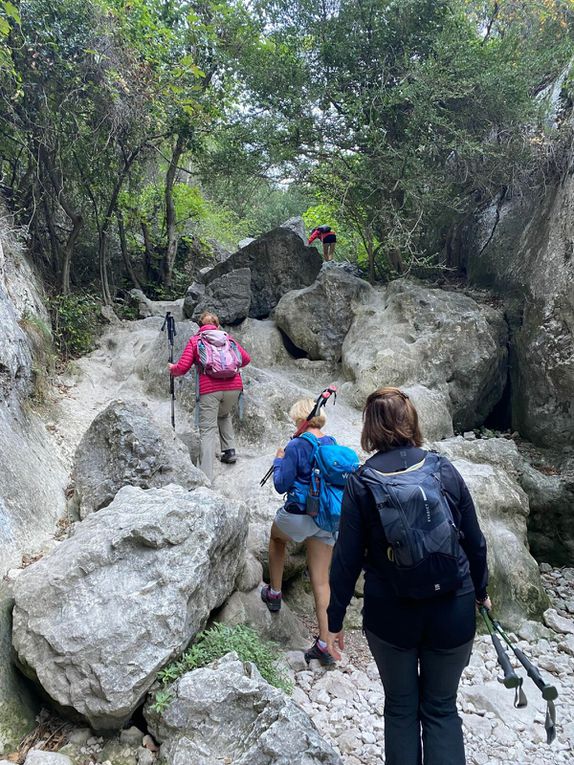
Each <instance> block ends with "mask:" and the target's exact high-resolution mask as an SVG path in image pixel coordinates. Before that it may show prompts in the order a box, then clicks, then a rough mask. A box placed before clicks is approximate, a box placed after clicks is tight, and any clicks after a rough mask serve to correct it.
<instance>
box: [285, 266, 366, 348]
mask: <svg viewBox="0 0 574 765" xmlns="http://www.w3.org/2000/svg"><path fill="white" fill-rule="evenodd" d="M327 266H328V264H326V265H325V266H323V268H322V269H321V272H320V273H319V276H318V277H317V279H316V280H315V281H314V282H313V284H312V285H311V286H310V287H305V288H304V289H301V290H295V291H292V292H288V293H286V294H285V295H283V297H282V298H281V300H280V301H279V303H278V304H277V306H276V307H275V310H274V312H273V318H274V320H275V323H276V324H277V326H278V327H279V329H282V330H283V332H285V334H286V335H287V336H288V337H289V338H290V339H291V341H292V342H293V343H294V344H295V345H296V346H297V347H298V348H301V349H302V350H304V351H305V352H306V353H307V354H308V356H309V358H311V359H326V360H329V361H338V360H339V359H340V357H341V347H342V345H343V340H344V339H345V335H346V334H347V332H348V330H349V327H350V326H351V322H352V321H353V316H354V308H355V305H356V304H357V303H359V302H361V301H362V300H365V299H366V298H368V297H369V296H370V295H371V293H372V291H373V290H372V288H371V287H370V286H369V284H367V282H365V281H363V280H362V279H357V278H356V277H354V276H351V275H350V274H348V273H346V271H343V270H342V269H338V268H328V267H327ZM365 341H366V339H365Z"/></svg>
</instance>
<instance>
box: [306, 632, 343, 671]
mask: <svg viewBox="0 0 574 765" xmlns="http://www.w3.org/2000/svg"><path fill="white" fill-rule="evenodd" d="M311 659H317V661H318V662H319V664H321V665H322V666H323V667H333V666H334V665H335V664H336V661H335V659H334V658H333V657H332V656H331V654H330V653H329V651H327V649H326V648H325V650H323V649H322V648H321V647H320V646H319V638H315V642H314V643H313V645H312V646H311V648H309V650H308V651H305V661H306V662H307V664H309V662H310V661H311Z"/></svg>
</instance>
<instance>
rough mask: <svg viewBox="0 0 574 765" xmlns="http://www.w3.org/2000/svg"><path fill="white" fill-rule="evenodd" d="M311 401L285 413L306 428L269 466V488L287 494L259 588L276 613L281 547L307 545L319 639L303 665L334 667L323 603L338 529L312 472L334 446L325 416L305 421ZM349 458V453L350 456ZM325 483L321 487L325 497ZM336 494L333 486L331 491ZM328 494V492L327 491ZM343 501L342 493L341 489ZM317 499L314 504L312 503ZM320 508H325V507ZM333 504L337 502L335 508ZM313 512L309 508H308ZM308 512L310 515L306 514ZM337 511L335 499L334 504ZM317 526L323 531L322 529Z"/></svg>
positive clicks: (275, 523) (352, 464)
mask: <svg viewBox="0 0 574 765" xmlns="http://www.w3.org/2000/svg"><path fill="white" fill-rule="evenodd" d="M313 407H315V402H314V401H313V400H312V399H301V400H300V401H297V402H296V403H295V404H294V405H293V406H292V407H291V410H290V411H289V417H290V418H291V419H292V420H293V422H294V423H295V425H296V426H297V428H299V427H300V426H301V425H302V424H303V423H305V422H306V423H307V427H306V429H305V432H304V433H302V434H301V435H300V436H299V437H297V438H293V439H292V440H291V441H290V442H289V443H288V444H287V446H286V448H285V449H282V448H280V449H278V450H277V455H276V457H275V460H274V463H273V483H274V485H275V489H276V490H277V491H278V492H279V493H280V494H286V500H285V504H284V505H283V507H281V508H280V509H279V510H278V511H277V514H276V516H275V520H274V521H273V525H272V527H271V538H270V540H269V575H270V580H271V581H270V584H265V585H263V588H262V590H261V599H262V600H263V602H264V603H265V604H266V605H267V608H268V609H269V610H270V611H271V612H272V613H274V612H277V611H279V610H280V608H281V599H282V595H281V586H282V580H283V567H284V562H285V547H286V545H287V543H288V542H306V547H307V566H308V569H309V577H310V580H311V587H312V589H313V596H314V598H315V613H316V615H317V622H318V625H319V635H318V637H317V638H316V640H315V642H314V644H313V646H312V647H311V648H310V649H309V650H308V651H306V652H305V659H306V661H307V663H309V662H310V661H311V659H318V660H319V662H320V663H321V664H323V665H324V666H329V665H332V664H334V663H335V660H334V659H333V657H332V656H331V654H330V653H329V652H328V651H327V642H326V639H327V632H328V630H327V604H328V603H329V566H330V564H331V557H332V554H333V545H334V544H335V533H336V527H337V525H338V512H339V511H338V510H334V511H333V515H335V514H336V516H337V517H336V518H332V517H327V516H328V513H326V512H324V510H325V508H324V507H323V508H320V507H319V504H320V503H319V500H318V497H319V494H320V487H318V485H317V480H318V477H319V476H318V468H316V467H315V460H316V457H317V451H318V450H323V449H326V448H330V447H331V448H332V447H335V445H336V441H335V439H334V438H333V437H332V436H327V435H325V434H324V433H323V430H322V429H323V428H324V426H325V423H326V420H327V418H326V415H325V411H324V409H323V410H319V412H318V414H316V415H315V416H314V417H312V418H311V419H310V420H309V419H308V415H309V413H310V412H312V411H313ZM336 449H337V450H342V452H341V453H342V455H343V457H346V458H348V460H349V462H350V467H349V471H352V470H353V469H356V468H357V467H358V459H357V457H356V455H355V454H354V452H352V450H350V449H349V450H347V448H346V447H338V446H337V447H336ZM349 453H350V454H349ZM315 471H317V475H316V476H315V479H314V481H313V483H314V485H315V487H316V497H311V498H310V501H309V502H307V498H308V494H309V488H310V486H311V482H312V473H313V472H315ZM325 489H327V482H326V481H325V486H324V487H323V496H325ZM334 490H335V491H336V487H335V489H334ZM331 491H333V489H332V488H331ZM340 492H341V497H342V488H341V489H340ZM314 499H316V501H315V502H314V501H313V500H314ZM324 504H325V503H324ZM335 504H336V503H335ZM311 507H313V508H314V509H311ZM308 508H309V510H310V512H312V513H313V516H311V515H309V514H308ZM339 509H340V500H339ZM317 521H320V522H321V523H322V524H323V526H324V527H325V528H321V526H320V525H318V523H317Z"/></svg>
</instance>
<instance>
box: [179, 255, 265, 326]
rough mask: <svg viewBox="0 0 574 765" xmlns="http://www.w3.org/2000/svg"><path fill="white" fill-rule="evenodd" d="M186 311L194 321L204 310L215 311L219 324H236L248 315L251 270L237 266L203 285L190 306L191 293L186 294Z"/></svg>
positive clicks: (197, 319)
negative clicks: (194, 301) (193, 303)
mask: <svg viewBox="0 0 574 765" xmlns="http://www.w3.org/2000/svg"><path fill="white" fill-rule="evenodd" d="M185 305H186V313H187V315H188V316H190V317H191V318H192V319H193V320H194V321H199V317H200V316H201V314H202V313H203V312H204V311H215V313H216V314H217V316H218V318H219V321H220V323H221V324H223V325H226V324H237V323H238V322H241V321H243V320H244V319H246V318H247V316H249V308H250V305H251V270H250V269H249V268H237V269H235V270H234V271H229V272H228V273H225V274H222V275H221V276H219V277H217V278H216V279H213V280H212V281H210V282H209V283H208V284H206V285H205V287H204V289H203V290H202V291H201V293H199V290H198V299H197V302H196V304H195V305H194V306H193V308H192V295H191V293H190V291H189V290H188V293H187V295H186V304H185Z"/></svg>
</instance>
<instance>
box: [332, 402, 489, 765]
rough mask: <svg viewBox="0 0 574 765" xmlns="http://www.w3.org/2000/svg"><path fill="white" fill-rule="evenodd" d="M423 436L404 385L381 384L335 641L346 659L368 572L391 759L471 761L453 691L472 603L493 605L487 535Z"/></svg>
mask: <svg viewBox="0 0 574 765" xmlns="http://www.w3.org/2000/svg"><path fill="white" fill-rule="evenodd" d="M421 444H422V437H421V433H420V429H419V425H418V416H417V412H416V409H415V407H414V406H413V404H412V402H411V401H410V399H409V397H408V396H407V395H406V394H405V393H403V392H402V391H401V390H399V389H398V388H381V389H380V390H377V391H375V392H374V393H372V394H371V395H370V396H369V397H368V399H367V403H366V405H365V409H364V412H363V432H362V436H361V445H362V447H363V449H364V450H365V451H367V452H376V453H375V454H374V455H373V456H372V457H371V458H370V459H368V460H367V462H366V463H365V465H364V466H363V467H362V468H360V469H359V471H358V472H357V473H355V474H354V475H353V476H351V477H350V478H349V480H348V482H347V487H346V489H345V494H344V497H343V506H342V510H341V522H340V527H339V537H338V540H337V545H336V547H335V554H334V557H333V563H332V566H331V576H330V587H331V599H330V603H329V607H328V611H327V613H328V621H329V630H330V633H329V636H328V640H327V648H328V650H329V652H330V653H331V654H332V655H333V656H334V657H335V658H340V653H339V651H340V649H342V648H343V643H344V641H343V632H342V628H343V619H344V616H345V611H346V609H347V606H348V605H349V602H350V600H351V597H352V596H353V592H354V588H355V583H356V581H357V579H358V577H359V574H360V572H361V570H362V569H364V571H365V597H364V608H363V627H364V630H365V633H366V636H367V641H368V643H369V648H370V649H371V653H372V654H373V657H374V659H375V662H376V663H377V667H378V669H379V674H380V676H381V680H382V682H383V686H384V689H385V713H384V714H385V763H386V765H422V763H424V765H464V763H465V754H464V742H463V736H462V727H461V720H460V718H459V717H458V715H457V711H456V694H457V689H458V684H459V681H460V676H461V674H462V671H463V669H464V667H465V666H466V665H467V664H468V661H469V658H470V653H471V649H472V642H473V638H474V633H475V627H476V609H475V605H476V604H478V605H483V606H485V607H486V608H488V609H490V608H491V602H490V599H489V597H488V594H487V591H486V586H487V583H488V569H487V563H486V542H485V540H484V536H483V534H482V532H481V530H480V527H479V525H478V520H477V517H476V511H475V508H474V504H473V501H472V498H471V496H470V493H469V491H468V489H467V487H466V485H465V483H464V480H463V479H462V477H461V476H460V474H459V473H458V472H457V470H456V469H455V468H454V467H453V465H452V464H451V463H450V462H449V461H448V459H446V458H445V457H442V456H439V455H438V454H436V453H434V452H427V451H425V450H424V449H421V448H420V447H421Z"/></svg>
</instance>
